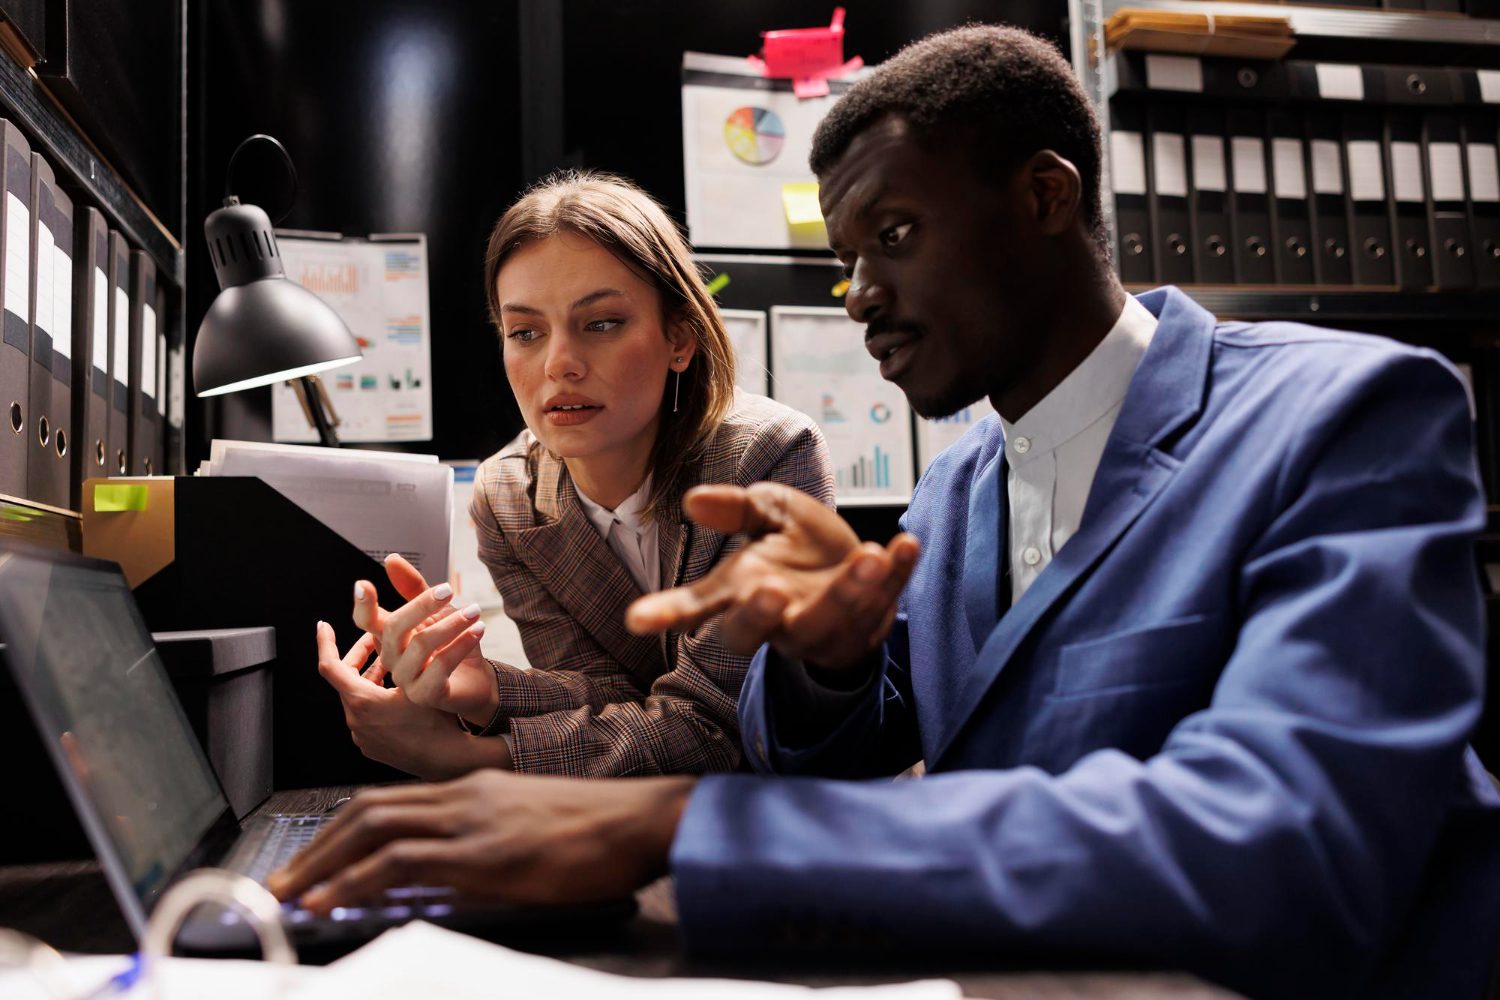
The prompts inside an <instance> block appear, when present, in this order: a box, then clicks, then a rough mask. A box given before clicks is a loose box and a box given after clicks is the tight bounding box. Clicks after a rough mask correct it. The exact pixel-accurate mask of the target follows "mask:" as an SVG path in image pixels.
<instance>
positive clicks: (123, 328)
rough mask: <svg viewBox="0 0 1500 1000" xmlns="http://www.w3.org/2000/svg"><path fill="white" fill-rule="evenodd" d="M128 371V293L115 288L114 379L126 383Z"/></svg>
mask: <svg viewBox="0 0 1500 1000" xmlns="http://www.w3.org/2000/svg"><path fill="white" fill-rule="evenodd" d="M129 372H130V295H129V294H128V293H127V292H126V291H125V289H123V288H118V287H117V288H116V289H115V381H116V382H119V383H120V384H121V385H128V384H129V382H128V380H129V378H130V375H129Z"/></svg>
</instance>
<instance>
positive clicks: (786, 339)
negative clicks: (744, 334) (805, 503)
mask: <svg viewBox="0 0 1500 1000" xmlns="http://www.w3.org/2000/svg"><path fill="white" fill-rule="evenodd" d="M771 370H772V372H774V373H775V374H774V377H773V379H772V386H773V395H774V397H775V398H776V399H777V400H779V401H781V402H783V403H785V404H786V405H788V406H790V407H792V408H793V409H797V410H801V411H802V412H803V413H806V414H807V415H808V416H810V417H812V418H813V420H814V421H816V422H817V424H818V426H819V427H820V428H822V430H823V436H824V437H825V438H826V439H827V441H828V451H829V455H830V457H831V458H832V460H833V469H834V487H835V494H836V496H837V498H838V502H839V503H840V504H867V505H868V504H882V503H895V504H903V503H908V502H909V501H910V500H911V490H912V484H913V475H912V466H913V454H912V434H911V408H910V407H909V406H908V405H907V402H906V396H905V395H904V394H903V393H902V392H901V390H900V389H899V388H897V387H896V386H895V385H894V384H893V383H891V382H887V381H886V380H885V379H883V378H881V377H880V366H879V364H877V363H876V361H875V359H874V358H872V357H870V355H869V352H867V351H866V350H865V328H864V326H863V325H862V324H859V323H856V322H854V321H853V320H851V319H850V318H849V315H848V313H846V312H844V310H842V309H827V308H814V307H794V306H776V307H774V308H773V309H772V310H771Z"/></svg>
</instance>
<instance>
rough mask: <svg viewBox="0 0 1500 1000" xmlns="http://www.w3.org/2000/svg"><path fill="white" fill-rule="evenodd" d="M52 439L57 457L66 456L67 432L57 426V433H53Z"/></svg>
mask: <svg viewBox="0 0 1500 1000" xmlns="http://www.w3.org/2000/svg"><path fill="white" fill-rule="evenodd" d="M52 440H53V442H54V443H55V444H56V445H57V457H58V458H66V457H67V455H68V432H67V431H65V430H63V429H62V428H61V427H59V428H58V429H57V433H56V434H55V435H53V437H52Z"/></svg>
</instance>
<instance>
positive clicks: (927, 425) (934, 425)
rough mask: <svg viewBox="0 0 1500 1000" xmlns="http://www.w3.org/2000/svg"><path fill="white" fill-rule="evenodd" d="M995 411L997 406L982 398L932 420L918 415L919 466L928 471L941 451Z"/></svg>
mask: <svg viewBox="0 0 1500 1000" xmlns="http://www.w3.org/2000/svg"><path fill="white" fill-rule="evenodd" d="M994 412H995V408H994V407H993V406H991V405H990V401H989V400H988V399H980V400H979V401H978V402H976V403H973V404H971V405H969V406H966V407H964V408H963V409H962V410H959V411H958V412H957V413H954V414H952V415H950V416H946V417H937V418H935V419H931V420H929V419H927V418H925V417H918V418H917V467H918V468H919V469H921V470H922V471H924V472H925V471H927V467H928V466H929V465H931V464H932V460H933V459H934V458H937V457H938V454H939V453H940V452H942V451H943V450H944V449H945V448H947V447H948V446H949V445H951V444H954V443H955V442H957V441H958V439H959V438H961V437H963V436H964V435H965V434H967V433H968V432H969V428H970V427H973V426H974V425H975V424H977V423H979V421H981V420H983V419H984V418H985V417H987V416H989V415H990V414H991V413H994Z"/></svg>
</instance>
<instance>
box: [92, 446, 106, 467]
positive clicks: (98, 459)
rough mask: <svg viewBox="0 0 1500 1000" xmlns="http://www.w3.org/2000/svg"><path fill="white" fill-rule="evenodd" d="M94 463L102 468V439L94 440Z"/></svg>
mask: <svg viewBox="0 0 1500 1000" xmlns="http://www.w3.org/2000/svg"><path fill="white" fill-rule="evenodd" d="M94 464H95V465H97V466H99V468H101V469H102V468H104V442H103V441H95V442H94Z"/></svg>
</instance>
